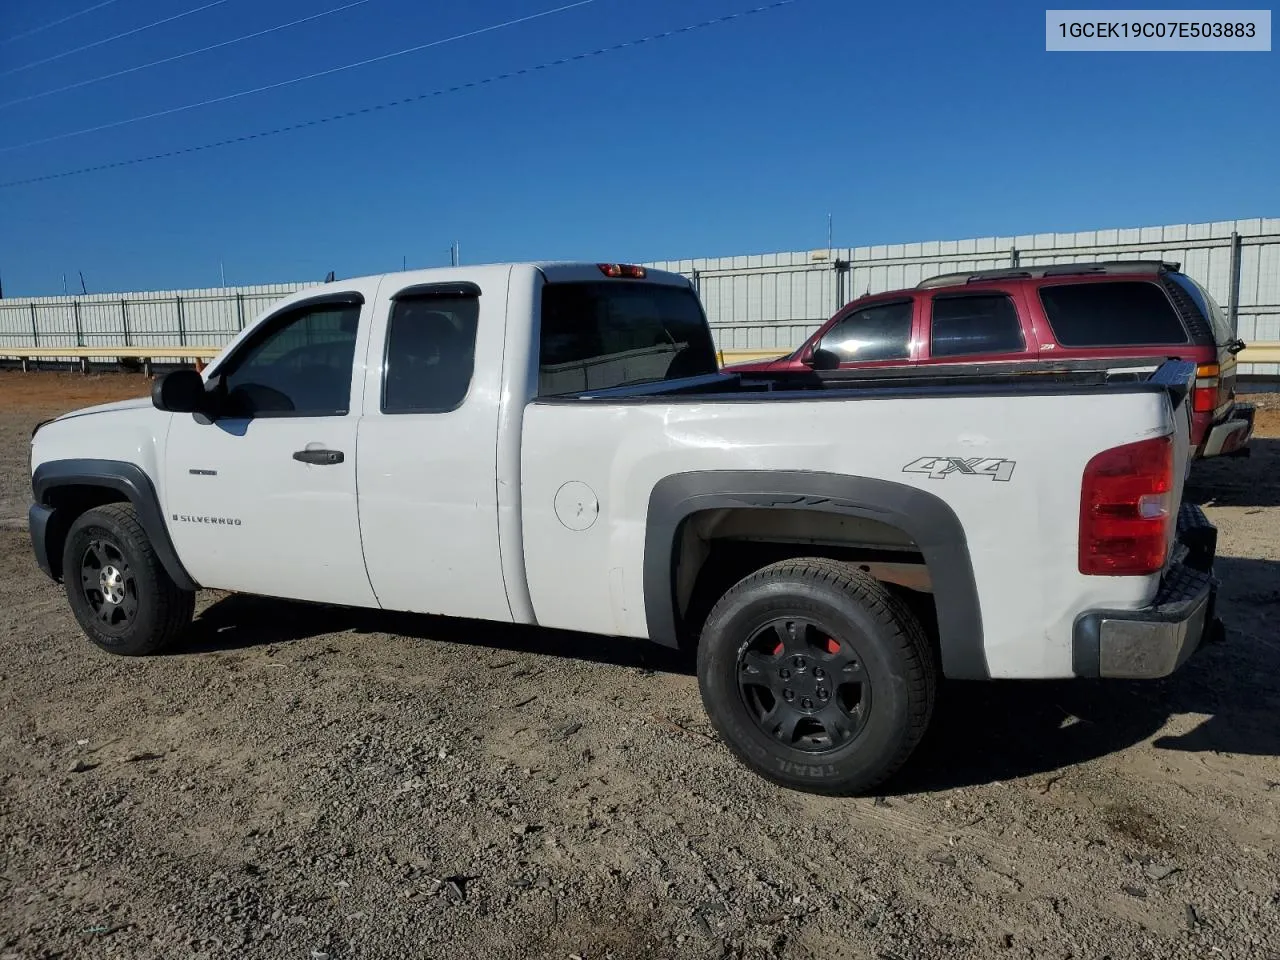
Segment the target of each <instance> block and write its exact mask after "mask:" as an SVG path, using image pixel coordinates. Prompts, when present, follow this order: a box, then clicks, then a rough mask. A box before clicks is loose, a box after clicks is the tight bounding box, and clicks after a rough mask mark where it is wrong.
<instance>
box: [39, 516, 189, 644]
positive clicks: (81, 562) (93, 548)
mask: <svg viewBox="0 0 1280 960" xmlns="http://www.w3.org/2000/svg"><path fill="white" fill-rule="evenodd" d="M62 577H63V581H64V584H65V587H66V591H67V600H68V601H69V602H70V604H71V612H72V613H74V614H75V617H76V620H77V621H79V623H80V628H81V629H82V630H83V631H84V632H85V635H86V636H87V637H88V638H89V639H90V640H92V641H93V642H94V643H96V644H97V645H98V646H100V647H101V648H102V649H103V650H106V651H108V652H110V653H116V654H121V655H123V656H141V655H145V654H148V653H155V652H156V651H157V650H160V649H161V648H162V647H164V646H165V645H166V644H168V643H169V642H170V641H171V640H173V639H174V637H176V636H177V635H178V634H179V633H181V632H182V630H183V629H184V628H185V627H186V626H187V624H189V623H190V622H191V615H192V613H193V612H194V610H195V594H194V593H192V592H191V591H189V590H183V589H181V588H180V587H179V586H178V585H177V584H175V583H174V582H173V580H172V578H170V576H169V574H168V572H167V571H166V570H165V568H164V565H163V564H162V563H161V562H160V559H159V557H157V556H156V552H155V550H154V549H153V548H152V546H151V541H150V540H149V539H148V538H147V534H146V531H145V530H143V528H142V524H141V523H139V522H138V517H137V514H136V513H135V512H134V509H133V506H132V505H131V504H127V503H111V504H107V505H106V506H103V507H95V508H94V509H92V510H88V511H86V512H85V513H83V514H81V515H80V516H79V517H78V518H77V519H76V520H75V522H74V523H72V525H71V530H70V531H69V532H68V533H67V542H66V546H65V547H64V550H63V555H62Z"/></svg>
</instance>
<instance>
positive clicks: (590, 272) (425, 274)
mask: <svg viewBox="0 0 1280 960" xmlns="http://www.w3.org/2000/svg"><path fill="white" fill-rule="evenodd" d="M615 263H620V261H590V260H530V261H512V262H497V263H473V264H465V265H463V264H460V265H458V266H456V267H455V266H450V267H425V268H420V269H414V270H395V271H391V272H388V273H382V274H370V275H368V276H363V277H347V278H344V279H339V280H330V281H327V282H326V283H324V284H321V285H320V286H321V287H324V286H328V285H329V284H339V285H340V284H342V283H343V282H347V283H351V282H354V281H360V280H380V279H382V278H385V277H403V278H405V280H406V282H411V283H414V284H419V283H431V282H436V281H441V282H448V281H449V280H458V279H467V278H468V277H471V278H474V277H475V276H476V275H477V274H479V273H485V272H491V271H495V270H509V269H512V268H522V269H528V270H537V271H538V272H540V273H541V274H542V275H543V276H544V277H546V279H547V282H548V283H571V282H575V281H576V282H585V281H591V280H613V281H616V282H618V283H636V282H646V281H647V282H649V283H663V284H669V285H673V286H685V287H687V286H689V285H690V281H689V278H688V277H685V276H683V275H682V274H679V273H672V272H671V271H668V270H655V269H653V268H652V267H641V269H643V271H644V276H643V277H639V278H636V277H608V276H606V274H605V273H604V272H603V270H602V269H601V266H602V264H615ZM621 265H622V266H640V265H638V264H621ZM309 289H310V292H311V293H312V294H314V293H315V289H316V288H314V287H312V288H309Z"/></svg>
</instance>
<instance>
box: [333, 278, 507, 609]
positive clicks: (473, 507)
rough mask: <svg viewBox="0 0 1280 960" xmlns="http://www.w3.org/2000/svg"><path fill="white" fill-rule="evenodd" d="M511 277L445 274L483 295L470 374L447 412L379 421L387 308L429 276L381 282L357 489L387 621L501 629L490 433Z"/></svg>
mask: <svg viewBox="0 0 1280 960" xmlns="http://www.w3.org/2000/svg"><path fill="white" fill-rule="evenodd" d="M510 272H511V270H510V268H509V267H479V268H470V269H463V270H456V271H450V278H451V279H453V280H467V281H470V282H472V283H475V284H477V285H478V286H479V287H480V290H481V297H480V317H479V323H478V325H477V330H476V368H475V372H474V374H473V375H472V379H471V387H470V390H469V391H468V393H467V398H466V400H464V401H463V403H462V405H461V406H460V407H459V408H458V409H457V410H454V411H452V412H449V413H404V414H384V413H382V412H381V409H380V408H381V396H382V358H383V357H384V356H385V347H386V343H385V339H386V338H385V334H386V331H387V322H386V321H387V318H388V317H389V316H390V313H391V308H392V300H391V298H392V297H393V296H394V295H395V294H396V293H398V292H399V291H400V290H402V289H404V288H405V287H410V286H413V285H415V284H417V283H423V282H430V280H431V279H432V276H431V273H429V272H428V273H426V274H418V273H407V274H398V275H397V276H396V277H394V278H387V280H386V281H385V282H384V284H383V289H382V291H381V292H380V294H379V298H378V301H377V305H376V307H375V316H377V317H378V323H377V325H376V329H375V332H374V335H373V337H372V339H371V341H370V344H369V356H368V362H367V364H366V374H365V378H364V409H365V416H364V418H363V420H362V421H361V423H360V437H359V443H358V448H357V461H358V466H357V469H356V479H357V482H358V484H359V489H360V532H361V535H362V537H363V541H364V556H365V559H366V562H367V567H368V571H369V578H370V580H371V581H372V583H373V588H374V591H375V592H376V593H377V596H378V601H379V602H380V603H381V605H382V606H383V607H385V608H387V609H389V610H405V611H410V612H413V613H434V614H442V615H445V616H453V617H473V618H475V619H480V620H499V621H507V622H509V621H510V620H511V609H510V606H509V605H508V603H507V592H506V588H505V585H504V582H503V573H502V555H501V551H500V550H499V546H498V502H497V476H498V473H497V453H496V443H497V433H498V415H497V411H498V403H499V398H500V396H501V393H502V362H501V358H502V356H503V343H504V336H505V332H506V304H507V281H508V277H509V275H510Z"/></svg>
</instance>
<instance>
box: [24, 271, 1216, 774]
mask: <svg viewBox="0 0 1280 960" xmlns="http://www.w3.org/2000/svg"><path fill="white" fill-rule="evenodd" d="M1195 377H1196V369H1195V365H1194V364H1192V363H1186V362H1169V363H1166V364H1164V365H1163V366H1161V367H1160V369H1159V370H1157V371H1156V372H1155V374H1153V375H1151V376H1149V377H1142V378H1129V379H1127V380H1123V381H1117V382H1112V381H1110V380H1108V379H1107V378H1106V376H1105V375H1101V374H1095V375H1092V376H1091V377H1081V378H1074V379H1073V378H1071V377H1068V376H1059V375H1055V376H1043V377H1038V376H1034V375H1023V376H1016V377H999V376H993V377H990V378H986V379H984V378H981V377H973V378H969V379H964V380H955V379H946V378H944V380H943V381H942V382H938V383H934V382H929V381H927V380H925V379H922V378H919V377H916V378H907V379H894V378H892V377H886V378H884V379H882V380H878V381H871V380H866V379H859V380H856V381H851V380H848V379H842V374H841V372H840V371H832V372H830V373H822V372H813V371H806V372H804V373H780V374H768V373H762V374H735V373H727V372H725V371H723V370H721V369H719V367H718V365H717V362H716V355H715V349H714V346H713V343H712V336H711V330H710V327H709V326H708V324H707V321H706V317H705V314H704V312H703V310H702V306H701V304H700V302H699V300H698V297H697V295H696V293H695V291H694V290H693V288H692V287H691V286H690V284H689V282H688V281H687V280H685V279H684V278H683V277H681V276H679V275H677V274H672V273H665V272H661V271H657V270H650V269H646V268H644V267H638V266H633V265H628V264H617V263H603V264H596V263H542V264H514V265H513V264H501V265H487V266H475V267H456V268H448V269H432V270H424V271H416V272H404V273H393V274H387V275H382V276H374V277H368V278H360V279H353V280H347V281H335V282H330V283H327V284H325V285H323V286H319V287H312V288H308V289H305V290H303V291H300V292H298V293H296V294H293V295H291V296H289V297H286V298H285V299H283V300H281V301H279V302H278V303H277V304H275V305H274V306H273V307H271V308H270V309H269V310H267V311H266V312H265V313H264V314H263V315H262V316H260V317H258V318H257V319H255V320H254V322H252V323H251V324H249V325H248V327H247V328H246V329H245V330H244V331H243V332H241V333H240V334H239V335H238V336H237V337H236V338H235V339H234V340H233V341H232V342H231V343H230V344H229V345H228V346H227V347H226V348H225V350H224V351H223V352H222V353H221V354H220V355H219V356H218V357H217V358H216V359H215V360H214V362H213V363H211V364H210V366H209V367H208V368H207V369H206V370H205V371H203V373H200V372H197V371H195V370H192V369H178V370H174V371H173V372H170V373H168V374H166V375H165V376H164V377H162V378H160V379H158V380H157V381H156V382H155V383H154V385H153V389H152V393H151V396H150V397H149V398H142V399H139V400H134V401H125V402H121V403H113V404H106V405H103V406H97V407H91V408H88V409H83V410H77V411H74V412H72V413H68V414H66V415H64V416H61V417H58V418H57V419H55V420H53V421H51V422H46V423H44V424H42V425H40V426H39V427H37V429H36V431H35V432H34V433H33V436H32V455H31V467H32V487H33V493H34V502H33V504H32V506H31V508H30V518H29V520H30V530H31V538H32V544H33V547H34V551H35V556H36V559H37V561H38V563H39V564H40V566H41V567H42V568H43V570H44V571H45V572H46V573H47V574H48V575H50V576H51V577H53V578H54V579H56V580H59V581H61V582H62V583H63V584H64V588H65V592H66V596H67V600H68V602H69V604H70V607H71V610H72V611H73V612H74V614H75V616H76V618H77V620H78V622H79V624H80V626H81V627H82V629H83V631H84V633H85V634H86V635H87V636H88V638H89V639H90V640H91V641H93V642H94V643H95V644H97V645H98V646H99V647H101V648H102V649H104V650H106V651H109V652H112V653H117V654H125V655H139V654H147V653H151V652H153V651H156V650H158V649H159V648H161V647H162V646H164V645H165V644H167V643H169V642H170V641H172V640H173V639H174V638H176V637H178V636H179V635H180V634H181V633H182V631H183V629H184V627H185V626H186V625H187V624H188V623H189V622H190V620H191V618H192V615H193V604H194V597H195V592H196V591H197V590H198V589H200V588H202V587H205V588H218V589H221V590H229V591H242V592H247V593H254V594H262V595H268V596H273V597H281V598H288V599H292V600H300V601H313V602H319V603H324V604H334V605H346V606H352V607H365V608H375V609H376V608H381V609H385V610H395V611H407V612H420V613H426V614H436V615H445V616H451V617H463V618H474V619H476V620H481V621H496V622H506V623H523V624H540V625H543V626H546V627H555V628H561V629H568V630H575V631H582V632H586V633H590V634H595V635H598V636H599V637H600V640H599V642H600V643H602V644H604V643H609V642H610V640H609V639H608V638H609V637H635V638H647V639H648V640H651V641H653V642H655V643H658V644H664V645H668V646H671V647H687V648H689V649H690V650H694V649H696V659H697V674H698V682H699V689H700V692H701V697H702V700H703V703H704V706H705V709H706V710H707V713H708V715H709V718H710V720H711V722H712V724H713V726H714V727H715V729H716V730H717V731H718V732H719V734H720V736H721V737H722V739H723V741H724V743H725V744H726V745H727V747H728V748H729V749H730V750H731V751H732V752H733V753H734V754H735V755H736V756H737V757H738V758H739V759H740V760H741V761H742V762H743V763H745V764H746V765H747V766H748V767H750V768H751V769H753V770H755V771H756V772H758V773H759V774H761V775H763V776H765V777H767V778H770V779H772V780H773V781H775V782H777V783H780V784H783V785H785V786H789V787H792V788H796V789H802V790H808V791H814V792H826V793H854V792H863V791H866V790H868V789H870V788H871V787H873V786H874V785H876V784H878V783H880V782H881V781H883V780H884V779H885V778H887V777H888V776H890V775H891V774H892V773H893V772H894V771H895V770H896V769H897V768H899V767H900V766H901V764H902V763H903V762H904V761H905V760H906V759H907V758H908V756H909V755H910V754H911V752H912V750H913V749H914V748H915V746H916V745H917V743H918V742H919V740H920V738H921V736H922V735H923V733H924V731H925V729H926V727H927V726H928V724H929V722H930V718H931V715H932V711H933V705H934V697H935V690H936V686H937V683H938V681H939V678H940V677H949V678H968V679H979V678H981V679H1015V678H1049V677H1125V678H1154V677H1161V676H1165V675H1167V674H1169V673H1170V672H1172V671H1174V670H1175V669H1177V668H1178V667H1180V665H1181V664H1182V663H1183V662H1184V660H1185V659H1186V658H1187V657H1188V656H1189V655H1190V654H1191V653H1192V652H1193V651H1194V650H1195V649H1196V648H1197V646H1198V645H1199V644H1200V643H1201V642H1202V640H1204V639H1205V638H1206V637H1207V635H1209V634H1210V633H1211V632H1213V631H1214V629H1215V625H1216V624H1217V620H1216V618H1215V616H1214V598H1215V595H1216V580H1215V579H1214V575H1213V569H1212V568H1213V558H1214V552H1215V543H1216V537H1215V530H1214V528H1213V527H1212V526H1211V525H1209V524H1208V523H1207V521H1206V520H1205V518H1204V515H1203V514H1202V513H1201V512H1200V511H1199V510H1198V508H1196V507H1195V506H1193V505H1186V506H1181V498H1182V489H1183V483H1184V480H1185V477H1186V472H1187V468H1188V464H1189V461H1190V454H1191V450H1190V445H1189V441H1188V435H1189V423H1190V403H1189V398H1190V396H1191V393H1192V391H1193V390H1194V387H1195Z"/></svg>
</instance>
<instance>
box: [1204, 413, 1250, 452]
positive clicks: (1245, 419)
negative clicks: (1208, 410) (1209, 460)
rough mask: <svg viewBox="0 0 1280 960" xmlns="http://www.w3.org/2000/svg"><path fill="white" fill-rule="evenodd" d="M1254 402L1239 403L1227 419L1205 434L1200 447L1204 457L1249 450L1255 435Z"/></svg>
mask: <svg viewBox="0 0 1280 960" xmlns="http://www.w3.org/2000/svg"><path fill="white" fill-rule="evenodd" d="M1254 413H1255V407H1254V406H1253V404H1248V403H1238V404H1236V405H1235V406H1234V407H1233V408H1232V410H1231V412H1230V413H1229V414H1227V418H1226V419H1225V420H1222V421H1220V422H1219V423H1215V424H1214V425H1213V426H1212V427H1210V428H1209V432H1208V434H1207V435H1206V436H1205V439H1204V445H1203V446H1202V447H1201V448H1200V456H1202V457H1223V456H1227V455H1228V454H1233V453H1239V452H1240V451H1242V450H1247V449H1248V446H1249V440H1250V439H1251V438H1252V437H1253V417H1254Z"/></svg>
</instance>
